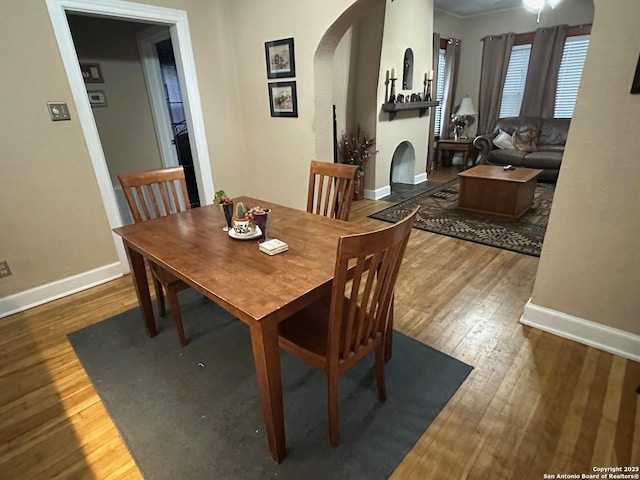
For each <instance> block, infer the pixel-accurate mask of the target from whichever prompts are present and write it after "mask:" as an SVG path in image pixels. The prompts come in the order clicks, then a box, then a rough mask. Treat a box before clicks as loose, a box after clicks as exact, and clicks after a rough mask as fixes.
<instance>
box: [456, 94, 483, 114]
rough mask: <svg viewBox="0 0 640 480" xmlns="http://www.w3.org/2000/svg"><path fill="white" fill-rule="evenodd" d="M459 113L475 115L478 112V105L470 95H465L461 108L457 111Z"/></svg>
mask: <svg viewBox="0 0 640 480" xmlns="http://www.w3.org/2000/svg"><path fill="white" fill-rule="evenodd" d="M456 113H457V114H458V115H475V114H477V113H478V111H477V110H476V107H474V106H473V101H472V100H471V98H470V97H464V98H463V99H462V101H461V102H460V108H458V111H457V112H456Z"/></svg>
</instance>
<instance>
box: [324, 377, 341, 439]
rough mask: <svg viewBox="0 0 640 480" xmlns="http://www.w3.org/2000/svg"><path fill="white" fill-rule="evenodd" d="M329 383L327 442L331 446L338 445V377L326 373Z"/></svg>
mask: <svg viewBox="0 0 640 480" xmlns="http://www.w3.org/2000/svg"><path fill="white" fill-rule="evenodd" d="M327 378H328V385H329V442H330V443H331V445H332V446H334V447H337V446H338V445H340V414H339V410H338V379H339V378H340V377H339V376H338V374H337V372H336V373H335V374H331V373H329V374H328V375H327Z"/></svg>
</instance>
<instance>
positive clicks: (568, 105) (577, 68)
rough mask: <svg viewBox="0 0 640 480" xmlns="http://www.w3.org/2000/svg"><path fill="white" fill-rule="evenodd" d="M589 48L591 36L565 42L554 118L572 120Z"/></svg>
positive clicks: (571, 38) (569, 39)
mask: <svg viewBox="0 0 640 480" xmlns="http://www.w3.org/2000/svg"><path fill="white" fill-rule="evenodd" d="M588 48H589V35H580V36H576V37H569V38H567V40H566V41H565V42H564V50H563V51H562V61H561V62H560V71H559V72H558V86H557V88H556V106H555V110H554V114H553V116H554V118H571V117H572V116H573V109H574V107H575V105H576V98H577V97H578V87H579V86H580V78H581V77H582V69H583V67H584V61H585V59H586V57H587V49H588Z"/></svg>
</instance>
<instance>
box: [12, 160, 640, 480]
mask: <svg viewBox="0 0 640 480" xmlns="http://www.w3.org/2000/svg"><path fill="white" fill-rule="evenodd" d="M455 173H456V172H455V171H451V169H443V170H440V171H437V172H434V173H433V175H432V176H431V177H430V180H433V181H445V180H447V179H448V178H451V177H452V176H453V175H455ZM386 205H387V204H386V203H385V202H380V201H377V202H376V201H371V200H362V201H359V202H354V205H353V208H352V214H351V219H352V220H353V221H357V222H360V223H363V224H367V225H370V226H371V227H379V226H382V225H386V224H385V223H384V222H380V221H377V220H373V219H370V218H368V217H367V215H369V214H370V213H373V212H375V211H377V210H380V209H382V208H384V206H386ZM537 267H538V259H537V258H535V257H530V256H526V255H521V254H517V253H513V252H508V251H505V250H499V249H496V248H491V247H486V246H482V245H477V244H474V243H470V242H465V241H461V240H456V239H452V238H448V237H444V236H441V235H436V234H431V233H427V232H422V231H418V230H415V229H414V231H413V232H412V234H411V239H410V243H409V246H408V248H407V253H406V256H405V261H404V263H403V267H402V269H401V270H400V277H399V282H398V285H397V291H396V303H395V304H396V310H395V322H396V323H395V326H396V329H398V330H400V331H402V332H404V333H406V334H408V335H410V336H412V337H414V338H416V339H418V340H420V341H422V342H424V343H426V344H428V345H431V346H432V347H434V348H436V349H438V350H441V351H443V352H445V353H447V354H449V355H452V356H454V357H456V358H458V359H460V360H462V361H464V362H466V363H468V364H470V365H472V366H473V367H474V370H473V371H472V373H471V374H470V376H469V378H468V379H467V381H466V382H465V383H464V384H463V385H462V387H461V388H460V389H459V390H458V392H457V393H456V395H455V396H454V398H453V399H452V400H451V401H450V402H449V403H448V404H447V406H446V407H445V408H444V410H443V411H442V412H441V413H440V414H439V416H438V417H437V418H436V420H435V421H434V423H433V424H432V425H431V426H430V427H429V429H428V430H427V431H426V432H425V433H424V434H423V435H422V438H420V440H419V441H418V442H417V444H416V445H415V446H414V448H413V449H412V450H411V451H410V452H409V454H408V455H407V456H406V457H405V459H404V460H403V461H402V463H401V464H400V465H399V466H398V468H397V470H396V471H395V473H394V474H393V475H392V477H391V478H392V479H403V480H404V479H409V480H412V479H416V480H417V479H420V480H423V479H432V478H447V479H462V478H473V479H541V478H543V474H544V473H549V474H558V473H561V474H562V473H568V474H583V473H584V474H588V473H593V471H592V467H595V466H600V467H613V466H622V467H624V466H632V465H636V466H637V465H638V464H640V395H638V394H637V393H636V391H635V390H636V388H637V387H638V385H640V364H638V363H635V362H631V361H628V360H626V359H623V358H621V357H617V356H614V355H611V354H609V353H605V352H602V351H600V350H596V349H594V348H590V347H586V346H584V345H581V344H578V343H575V342H572V341H569V340H565V339H562V338H560V337H556V336H553V335H550V334H547V333H544V332H541V331H539V330H535V329H532V328H530V327H526V326H523V325H521V324H519V323H518V319H519V318H520V315H521V314H522V311H523V308H524V305H525V303H526V302H527V300H528V299H529V297H530V295H531V291H532V288H533V282H534V278H535V274H536V270H537ZM136 305H137V302H136V297H135V293H134V291H133V287H132V284H131V279H130V278H129V277H128V276H127V277H125V278H121V279H118V280H115V281H112V282H109V283H108V284H105V285H101V286H98V287H95V288H92V289H90V290H87V291H84V292H80V293H77V294H75V295H72V296H69V297H66V298H63V299H61V300H56V301H54V302H51V303H49V304H46V305H43V306H40V307H36V308H33V309H31V310H28V311H25V312H22V313H19V314H16V315H13V316H11V317H8V318H5V319H2V320H0V359H1V362H0V479H12V480H13V479H32V478H33V479H51V478H86V479H100V480H102V479H121V478H142V476H141V474H140V473H139V471H138V469H137V467H136V465H135V463H134V462H133V460H132V458H131V456H130V454H129V452H128V451H127V449H126V447H125V446H124V443H123V442H122V440H121V439H120V437H119V435H118V432H117V430H116V428H115V426H114V425H113V422H112V421H111V419H110V417H109V415H108V414H107V412H106V410H105V408H104V406H103V405H102V402H101V401H100V399H99V397H98V396H97V394H96V392H95V390H94V388H93V386H92V384H91V382H90V381H89V379H88V377H87V375H86V374H85V372H84V370H83V369H82V366H81V365H80V363H79V361H78V359H77V358H76V356H75V354H74V352H73V349H72V348H71V346H70V345H69V342H68V341H67V338H66V335H67V333H69V332H72V331H75V330H77V329H79V328H82V327H84V326H86V325H90V324H93V323H95V322H99V321H101V320H103V319H105V318H108V317H110V316H112V315H114V314H117V313H119V312H122V311H124V310H128V309H130V308H134V307H135V306H136ZM140 328H143V326H142V321H141V323H140ZM391 361H393V359H392V360H391ZM389 395H390V396H392V395H393V392H389ZM265 449H266V445H265ZM285 461H286V460H285ZM211 478H215V472H212V477H211Z"/></svg>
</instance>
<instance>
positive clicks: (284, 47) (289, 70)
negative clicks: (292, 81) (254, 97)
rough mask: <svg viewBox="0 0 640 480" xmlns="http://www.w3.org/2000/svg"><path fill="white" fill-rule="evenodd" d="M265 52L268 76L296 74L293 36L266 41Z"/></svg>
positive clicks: (277, 76)
mask: <svg viewBox="0 0 640 480" xmlns="http://www.w3.org/2000/svg"><path fill="white" fill-rule="evenodd" d="M264 53H265V57H266V61H267V78H287V77H295V76H296V61H295V55H294V51H293V38H284V39H282V40H274V41H273V42H265V44H264Z"/></svg>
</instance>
